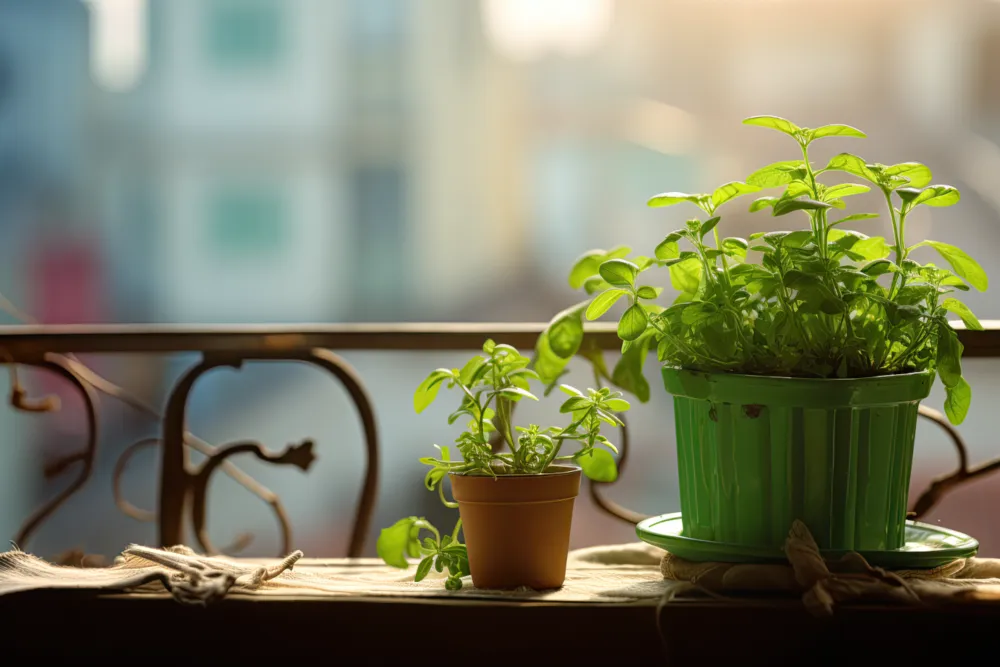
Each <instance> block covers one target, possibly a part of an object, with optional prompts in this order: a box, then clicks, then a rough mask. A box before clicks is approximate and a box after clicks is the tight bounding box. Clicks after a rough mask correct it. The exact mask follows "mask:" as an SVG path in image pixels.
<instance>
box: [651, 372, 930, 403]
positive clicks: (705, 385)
mask: <svg viewBox="0 0 1000 667" xmlns="http://www.w3.org/2000/svg"><path fill="white" fill-rule="evenodd" d="M661 374H662V376H663V385H664V388H665V389H666V390H667V392H668V393H670V394H672V395H674V396H676V397H686V398H692V399H698V400H707V401H712V402H717V403H731V404H744V405H750V404H753V405H773V406H776V407H777V406H786V407H803V408H819V409H828V408H835V407H866V406H877V405H896V404H900V403H916V402H919V401H921V400H923V399H925V398H927V396H928V395H929V394H930V389H931V385H932V384H933V382H934V376H935V373H934V371H930V370H925V371H916V372H913V373H897V374H894V375H873V376H871V377H863V378H797V377H787V376H778V375H747V374H740V373H710V372H706V371H695V370H689V369H684V368H678V367H674V366H663V367H662V369H661Z"/></svg>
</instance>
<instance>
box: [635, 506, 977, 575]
mask: <svg viewBox="0 0 1000 667" xmlns="http://www.w3.org/2000/svg"><path fill="white" fill-rule="evenodd" d="M681 529H682V525H681V515H680V513H679V512H678V513H676V514H662V515H660V516H654V517H651V518H649V519H646V520H645V521H640V522H639V525H637V526H636V527H635V532H636V535H638V536H639V539H640V540H642V541H643V542H649V543H650V544H654V545H656V546H658V547H661V548H663V549H666V550H667V551H669V552H670V553H672V554H674V555H675V556H679V557H681V558H684V559H686V560H693V561H719V562H723V563H784V562H788V560H787V558H786V557H785V554H784V552H783V551H781V550H779V549H771V548H768V547H753V546H744V545H741V544H730V543H727V542H712V541H710V540H697V539H694V538H691V537H685V536H684V535H682V534H681ZM977 551H979V542H978V541H976V540H975V539H973V538H971V537H969V536H968V535H963V534H962V533H959V532H958V531H954V530H949V529H947V528H941V527H939V526H931V525H929V524H926V523H917V522H916V521H907V522H906V544H905V545H904V546H903V547H902V548H901V549H895V550H881V551H880V550H867V549H866V550H860V551H858V553H860V554H861V555H862V556H864V557H865V560H867V561H868V562H869V563H870V564H872V565H874V566H877V567H884V568H888V569H893V570H906V569H923V568H931V567H938V566H939V565H944V564H945V563H950V562H951V561H953V560H956V559H959V558H969V557H970V556H975V555H976V552H977ZM821 553H822V554H823V558H825V559H827V560H838V559H839V558H840V557H841V556H843V555H844V554H846V553H847V551H846V550H842V549H823V550H822V551H821Z"/></svg>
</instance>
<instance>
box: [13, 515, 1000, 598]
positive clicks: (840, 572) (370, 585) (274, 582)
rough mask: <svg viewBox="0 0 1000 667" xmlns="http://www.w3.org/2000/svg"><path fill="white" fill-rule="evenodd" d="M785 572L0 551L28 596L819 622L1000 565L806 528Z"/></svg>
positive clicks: (593, 562) (984, 574)
mask: <svg viewBox="0 0 1000 667" xmlns="http://www.w3.org/2000/svg"><path fill="white" fill-rule="evenodd" d="M785 551H786V554H787V556H788V559H789V564H788V565H782V564H776V565H739V564H732V563H694V562H691V561H686V560H683V559H681V558H678V557H676V556H674V555H673V554H670V553H666V552H664V551H663V550H661V549H658V548H656V547H652V546H649V545H646V544H627V545H619V546H601V547H591V548H588V549H580V550H577V551H573V552H571V553H570V557H569V562H568V568H567V575H566V583H565V584H564V586H563V587H562V588H561V589H558V590H552V591H534V590H531V589H518V590H514V591H486V590H478V589H476V588H474V587H473V586H472V582H471V580H469V579H468V578H466V580H465V586H464V587H463V588H462V590H460V591H457V592H448V591H445V590H444V586H443V581H442V579H443V575H441V574H438V573H436V572H434V571H433V570H432V572H431V574H430V575H429V576H428V578H427V579H425V580H424V581H422V582H419V583H416V582H414V581H413V571H414V570H413V568H410V569H409V570H406V571H404V570H398V569H395V568H390V567H388V566H386V565H384V564H382V562H381V561H379V560H376V559H371V558H360V559H343V558H342V559H327V560H320V559H307V558H303V557H302V552H300V551H296V552H295V553H293V554H291V555H289V556H288V557H286V558H285V559H283V560H281V561H273V560H271V561H266V560H251V559H230V558H223V557H208V556H200V555H198V554H196V553H194V552H193V551H191V550H190V549H188V548H187V547H173V548H170V549H152V548H149V547H141V546H131V547H129V548H128V549H126V550H125V551H124V552H122V555H121V556H119V557H118V558H117V559H116V560H115V563H114V564H113V565H112V566H111V567H107V568H75V567H64V566H59V565H53V564H51V563H48V562H46V561H45V560H42V559H41V558H38V557H36V556H33V555H31V554H28V553H25V552H23V551H18V550H14V551H9V552H7V553H3V554H0V595H8V594H12V593H18V592H23V591H29V590H37V589H87V590H95V591H106V592H128V593H132V594H136V595H144V594H156V593H159V594H162V593H163V592H165V591H166V592H169V593H170V594H171V595H172V596H173V597H174V598H175V599H176V600H178V601H180V602H184V603H193V604H205V603H208V602H212V601H214V600H217V599H219V598H221V597H224V596H225V595H227V594H238V595H252V596H288V595H294V596H328V597H338V596H354V597H361V596H378V597H383V596H392V597H437V596H441V597H466V598H485V599H500V600H526V601H535V602H575V603H580V602H586V603H623V602H624V603H628V602H636V601H641V600H660V601H672V600H676V599H678V598H686V597H690V596H710V597H715V598H739V597H747V596H749V597H761V596H763V595H767V596H776V595H778V596H791V597H801V598H802V600H803V601H804V603H805V604H806V606H807V608H808V609H809V610H810V611H812V612H813V613H816V614H830V613H832V611H833V609H834V607H835V605H836V604H838V603H844V602H861V601H879V602H893V603H901V604H943V603H956V602H966V601H982V602H985V601H995V602H998V603H1000V560H995V559H982V558H969V559H963V560H957V561H954V562H952V563H949V564H947V565H944V566H942V567H938V568H935V569H933V570H909V571H894V572H888V571H885V570H883V569H880V568H876V567H872V566H871V565H869V564H868V563H867V562H865V560H864V559H863V558H862V557H861V556H859V555H858V554H848V555H847V556H845V557H844V558H843V559H842V560H840V561H837V562H825V561H823V559H822V558H821V557H820V554H819V550H818V549H817V547H816V543H815V542H814V541H813V538H812V536H811V535H810V534H809V531H808V530H807V529H806V528H805V526H804V525H802V524H800V523H797V524H796V525H795V526H793V528H792V530H791V532H790V534H789V538H788V542H787V544H786V549H785Z"/></svg>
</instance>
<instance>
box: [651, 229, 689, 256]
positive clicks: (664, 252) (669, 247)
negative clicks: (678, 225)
mask: <svg viewBox="0 0 1000 667" xmlns="http://www.w3.org/2000/svg"><path fill="white" fill-rule="evenodd" d="M682 236H683V233H681V234H678V233H677V232H674V233H673V234H671V235H670V236H668V237H667V238H665V239H663V240H662V241H660V244H659V245H658V246H656V249H655V250H654V251H653V254H654V255H656V259H659V260H661V261H662V260H667V259H675V258H677V257H680V256H681V249H680V246H678V245H677V241H678V239H680V238H681V237H682Z"/></svg>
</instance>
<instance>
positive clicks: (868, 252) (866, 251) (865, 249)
mask: <svg viewBox="0 0 1000 667" xmlns="http://www.w3.org/2000/svg"><path fill="white" fill-rule="evenodd" d="M850 250H851V251H852V252H855V253H857V254H859V255H861V256H862V257H864V258H865V259H866V260H868V261H872V260H875V259H882V258H884V257H887V256H888V255H889V253H890V252H891V251H892V248H890V247H889V244H887V243H886V242H885V239H884V238H882V237H881V236H872V237H871V238H867V239H862V240H860V241H858V242H857V243H855V244H854V245H853V246H851V248H850Z"/></svg>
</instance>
